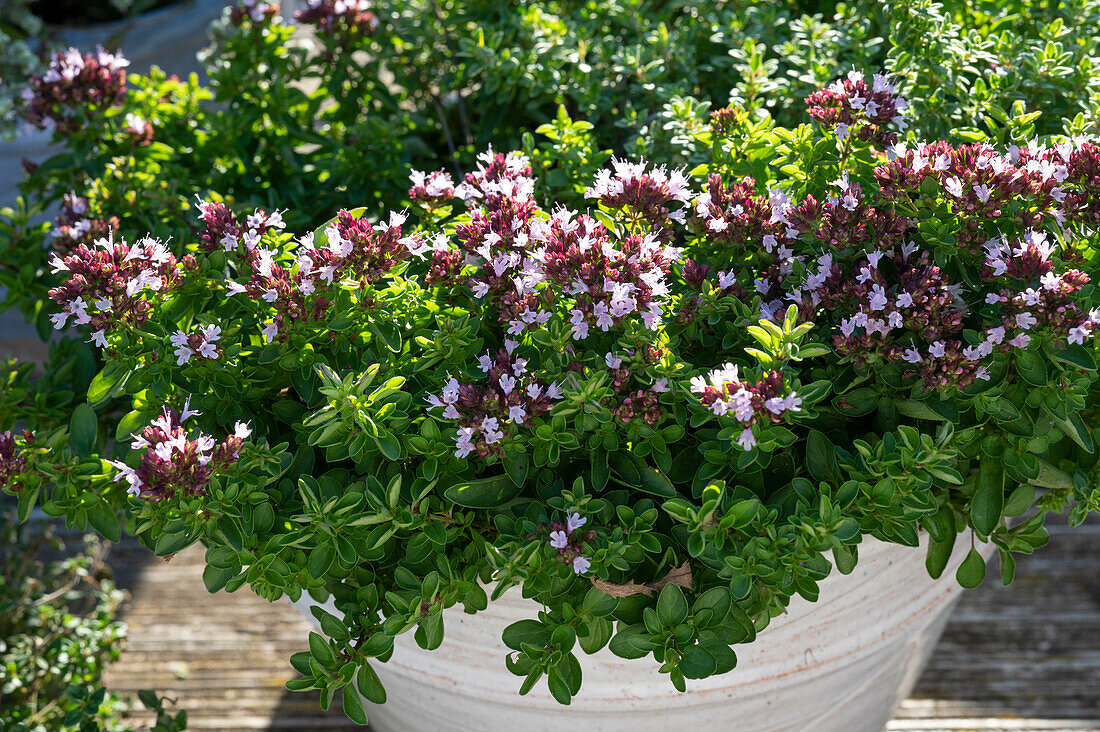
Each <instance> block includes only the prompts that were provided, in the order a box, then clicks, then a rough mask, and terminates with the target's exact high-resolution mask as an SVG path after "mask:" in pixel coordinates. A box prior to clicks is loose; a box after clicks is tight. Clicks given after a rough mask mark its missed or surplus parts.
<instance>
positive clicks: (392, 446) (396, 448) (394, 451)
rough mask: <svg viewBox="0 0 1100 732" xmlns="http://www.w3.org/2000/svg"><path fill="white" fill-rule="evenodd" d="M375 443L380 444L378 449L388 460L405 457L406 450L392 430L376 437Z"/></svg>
mask: <svg viewBox="0 0 1100 732" xmlns="http://www.w3.org/2000/svg"><path fill="white" fill-rule="evenodd" d="M374 442H375V444H377V445H378V449H379V450H380V451H381V452H382V454H383V455H385V456H386V459H387V460H393V461H397V460H400V459H402V458H403V457H405V450H404V448H403V447H402V446H401V440H399V439H397V437H395V436H394V434H393V433H392V432H385V433H383V434H380V435H378V436H377V437H375V438H374Z"/></svg>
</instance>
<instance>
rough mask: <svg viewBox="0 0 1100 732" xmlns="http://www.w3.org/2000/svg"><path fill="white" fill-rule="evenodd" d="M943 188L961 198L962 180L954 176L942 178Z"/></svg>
mask: <svg viewBox="0 0 1100 732" xmlns="http://www.w3.org/2000/svg"><path fill="white" fill-rule="evenodd" d="M943 189H944V190H945V191H947V192H948V193H950V194H951V195H952V196H954V197H955V198H962V194H963V188H962V182H961V181H960V180H959V179H958V178H956V177H955V176H951V177H949V178H947V179H945V180H944V182H943Z"/></svg>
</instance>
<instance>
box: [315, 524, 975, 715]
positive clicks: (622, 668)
mask: <svg viewBox="0 0 1100 732" xmlns="http://www.w3.org/2000/svg"><path fill="white" fill-rule="evenodd" d="M961 544H962V542H960V545H961ZM965 549H968V547H966V548H964V547H962V546H957V547H956V552H955V554H954V556H953V557H952V559H951V563H950V564H949V566H948V568H947V570H946V571H945V572H944V576H943V578H941V579H940V580H932V579H931V578H930V577H929V576H928V573H927V571H926V570H925V567H924V557H925V550H926V546H925V544H924V542H922V546H921V548H920V549H914V548H908V547H902V546H898V545H896V544H886V543H883V542H880V541H877V540H875V539H871V538H865V539H864V541H863V543H862V544H861V545H860V548H859V563H858V565H857V566H856V569H855V571H854V572H853V573H852V574H850V575H841V574H839V573H837V572H835V571H834V572H833V574H831V575H830V576H829V577H827V578H826V579H825V580H824V581H822V583H821V594H820V599H819V600H818V602H816V603H810V602H807V601H805V600H802V599H801V598H799V597H796V598H794V599H793V600H792V601H791V604H790V608H789V610H788V612H787V613H786V614H785V615H783V616H781V617H778V618H775V619H773V620H772V622H771V625H770V626H769V627H768V628H767V629H766V630H765V631H763V632H762V633H761V634H760V635H759V637H758V638H757V639H756V640H755V641H754V642H753V643H750V644H747V645H743V646H735V647H734V650H735V651H736V652H737V658H738V663H737V668H735V669H734V670H733V671H731V672H730V673H728V674H725V675H723V676H715V677H711V678H709V679H704V680H701V681H692V680H689V681H688V691H687V693H683V694H681V693H679V692H677V691H676V690H675V689H673V687H672V685H671V684H670V683H669V681H668V677H667V676H664V675H661V674H658V673H657V664H656V662H655V661H654V660H653V659H652V657H650V658H645V659H639V660H625V659H621V658H618V657H617V656H615V655H613V654H612V653H611V652H610V651H608V650H607V649H606V648H605V649H604V650H602V651H600V652H599V653H597V654H594V655H591V656H589V655H586V654H584V653H583V652H578V654H577V655H578V657H579V660H580V664H581V667H582V669H583V672H584V683H583V686H582V687H581V691H580V694H579V695H578V696H577V697H575V698H574V699H573V702H572V704H571V705H570V706H568V707H563V706H561V705H559V704H558V703H557V702H556V701H554V699H553V698H552V697H551V696H550V693H549V692H548V691H547V690H546V685H545V683H541V684H539V685H538V686H536V688H535V689H534V690H532V691H531V692H530V693H529V694H527V695H526V696H523V697H521V696H519V695H518V693H517V689H518V688H519V685H520V681H521V679H520V678H519V677H516V676H513V675H512V674H511V673H509V672H508V670H507V669H506V668H505V666H504V656H505V654H506V653H508V648H507V647H506V646H505V645H504V643H503V642H502V641H501V639H500V636H501V631H502V630H503V629H504V628H505V627H506V626H507V625H509V624H511V623H513V622H515V621H517V620H521V619H523V618H531V617H534V616H535V614H536V612H537V610H538V606H537V605H536V604H535V603H533V602H531V601H529V600H524V599H523V598H522V597H520V596H519V592H518V591H517V590H511V591H509V592H508V593H507V594H505V596H504V597H502V598H501V599H500V600H498V601H497V602H495V603H490V605H489V608H488V609H487V610H485V611H482V612H480V613H478V614H477V615H467V614H465V613H463V612H462V610H461V608H454V609H452V610H448V611H447V612H446V613H445V621H444V626H445V628H446V637H445V639H444V641H443V645H442V646H441V647H440V648H438V649H437V650H435V651H432V652H428V651H424V650H422V649H420V648H419V647H418V646H417V645H416V643H415V641H414V640H413V639H412V634H411V633H408V634H405V635H402V636H400V637H399V638H397V640H396V647H395V649H394V653H393V657H392V658H391V659H390V661H389V662H387V663H384V664H381V663H380V664H375V665H374V668H375V670H376V671H377V672H378V675H379V677H380V678H381V680H382V682H383V684H385V686H386V690H387V693H388V701H387V702H386V704H384V705H381V706H374V705H369V704H368V705H367V706H368V714H369V716H370V725H371V728H372V729H374V730H377V731H378V732H398V731H401V730H412V731H415V732H421V731H422V730H423V731H428V730H471V731H474V730H476V731H477V732H484V731H486V730H494V731H495V730H521V731H523V732H528V731H533V730H547V731H548V732H549V731H550V730H553V731H554V732H560V730H562V729H572V730H584V731H586V732H587V731H588V730H616V731H619V730H621V731H623V732H644V731H645V730H685V729H692V728H696V729H712V730H713V729H717V730H738V732H756V731H759V732H763V731H765V730H766V731H768V732H778V731H780V730H784V731H785V730H790V731H791V732H805V731H807V730H815V731H817V732H833V731H835V732H860V731H866V732H872V731H874V730H881V729H882V728H883V727H884V726H885V724H886V722H887V721H889V719H890V718H891V717H892V716H893V713H894V710H895V709H896V707H897V705H898V704H900V703H901V701H902V700H903V699H905V698H906V697H907V696H908V694H909V692H910V691H911V690H912V688H913V685H914V684H915V683H916V681H917V678H918V676H919V675H920V671H921V669H922V668H923V666H924V664H925V662H926V661H927V660H928V657H929V656H930V655H931V652H932V649H933V647H934V646H935V643H936V640H937V639H938V638H939V635H940V633H941V632H942V631H943V627H944V624H945V623H946V622H947V616H948V614H949V611H950V609H951V607H952V605H953V604H954V602H955V600H956V599H957V598H958V596H959V593H960V591H961V588H960V587H959V586H958V584H957V583H956V582H955V580H954V572H955V569H956V568H957V567H958V565H959V563H961V561H962V560H963V558H964V557H965V553H966V552H965ZM294 604H295V607H296V608H297V609H298V610H299V612H301V613H302V614H303V615H305V616H306V617H307V618H309V619H310V620H311V621H312V620H313V616H312V614H311V613H310V612H309V607H310V605H314V604H318V603H316V602H315V601H313V600H312V599H310V598H309V597H308V596H303V598H302V600H300V601H299V602H297V603H294ZM326 609H328V610H329V611H332V610H333V608H332V606H331V605H328V606H327V607H326ZM314 622H316V621H314Z"/></svg>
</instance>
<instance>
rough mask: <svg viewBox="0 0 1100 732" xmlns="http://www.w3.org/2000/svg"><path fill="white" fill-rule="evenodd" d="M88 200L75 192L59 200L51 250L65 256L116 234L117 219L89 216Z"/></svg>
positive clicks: (113, 217) (114, 217)
mask: <svg viewBox="0 0 1100 732" xmlns="http://www.w3.org/2000/svg"><path fill="white" fill-rule="evenodd" d="M90 213H91V212H90V211H89V206H88V199H86V198H81V197H80V196H78V195H76V192H75V191H70V192H69V193H66V194H65V195H64V196H62V198H61V212H60V213H59V214H58V215H57V229H56V230H55V231H54V232H53V235H54V241H53V248H54V249H55V250H56V251H57V252H58V253H60V254H62V255H65V254H68V253H70V252H72V251H73V249H75V248H76V247H78V246H80V245H81V244H83V245H85V246H90V245H91V244H92V243H94V242H95V241H96V240H98V239H109V238H111V237H112V236H113V235H114V234H115V233H116V232H118V217H117V216H111V217H109V218H106V219H104V218H96V217H94V216H91V215H89V214H90Z"/></svg>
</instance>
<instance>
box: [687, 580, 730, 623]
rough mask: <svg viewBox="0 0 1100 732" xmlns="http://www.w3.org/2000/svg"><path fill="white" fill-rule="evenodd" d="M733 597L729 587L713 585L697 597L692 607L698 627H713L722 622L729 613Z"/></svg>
mask: <svg viewBox="0 0 1100 732" xmlns="http://www.w3.org/2000/svg"><path fill="white" fill-rule="evenodd" d="M732 604H733V598H732V597H731V596H730V591H729V588H728V587H711V588H710V589H709V590H707V591H706V592H704V593H703V594H701V595H699V597H697V598H696V599H695V604H694V605H693V606H692V608H691V613H692V615H694V616H695V625H696V627H698V628H711V627H714V626H715V625H718V624H720V623H721V622H722V621H723V620H725V618H726V615H728V614H729V611H730V606H731V605H732Z"/></svg>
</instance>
